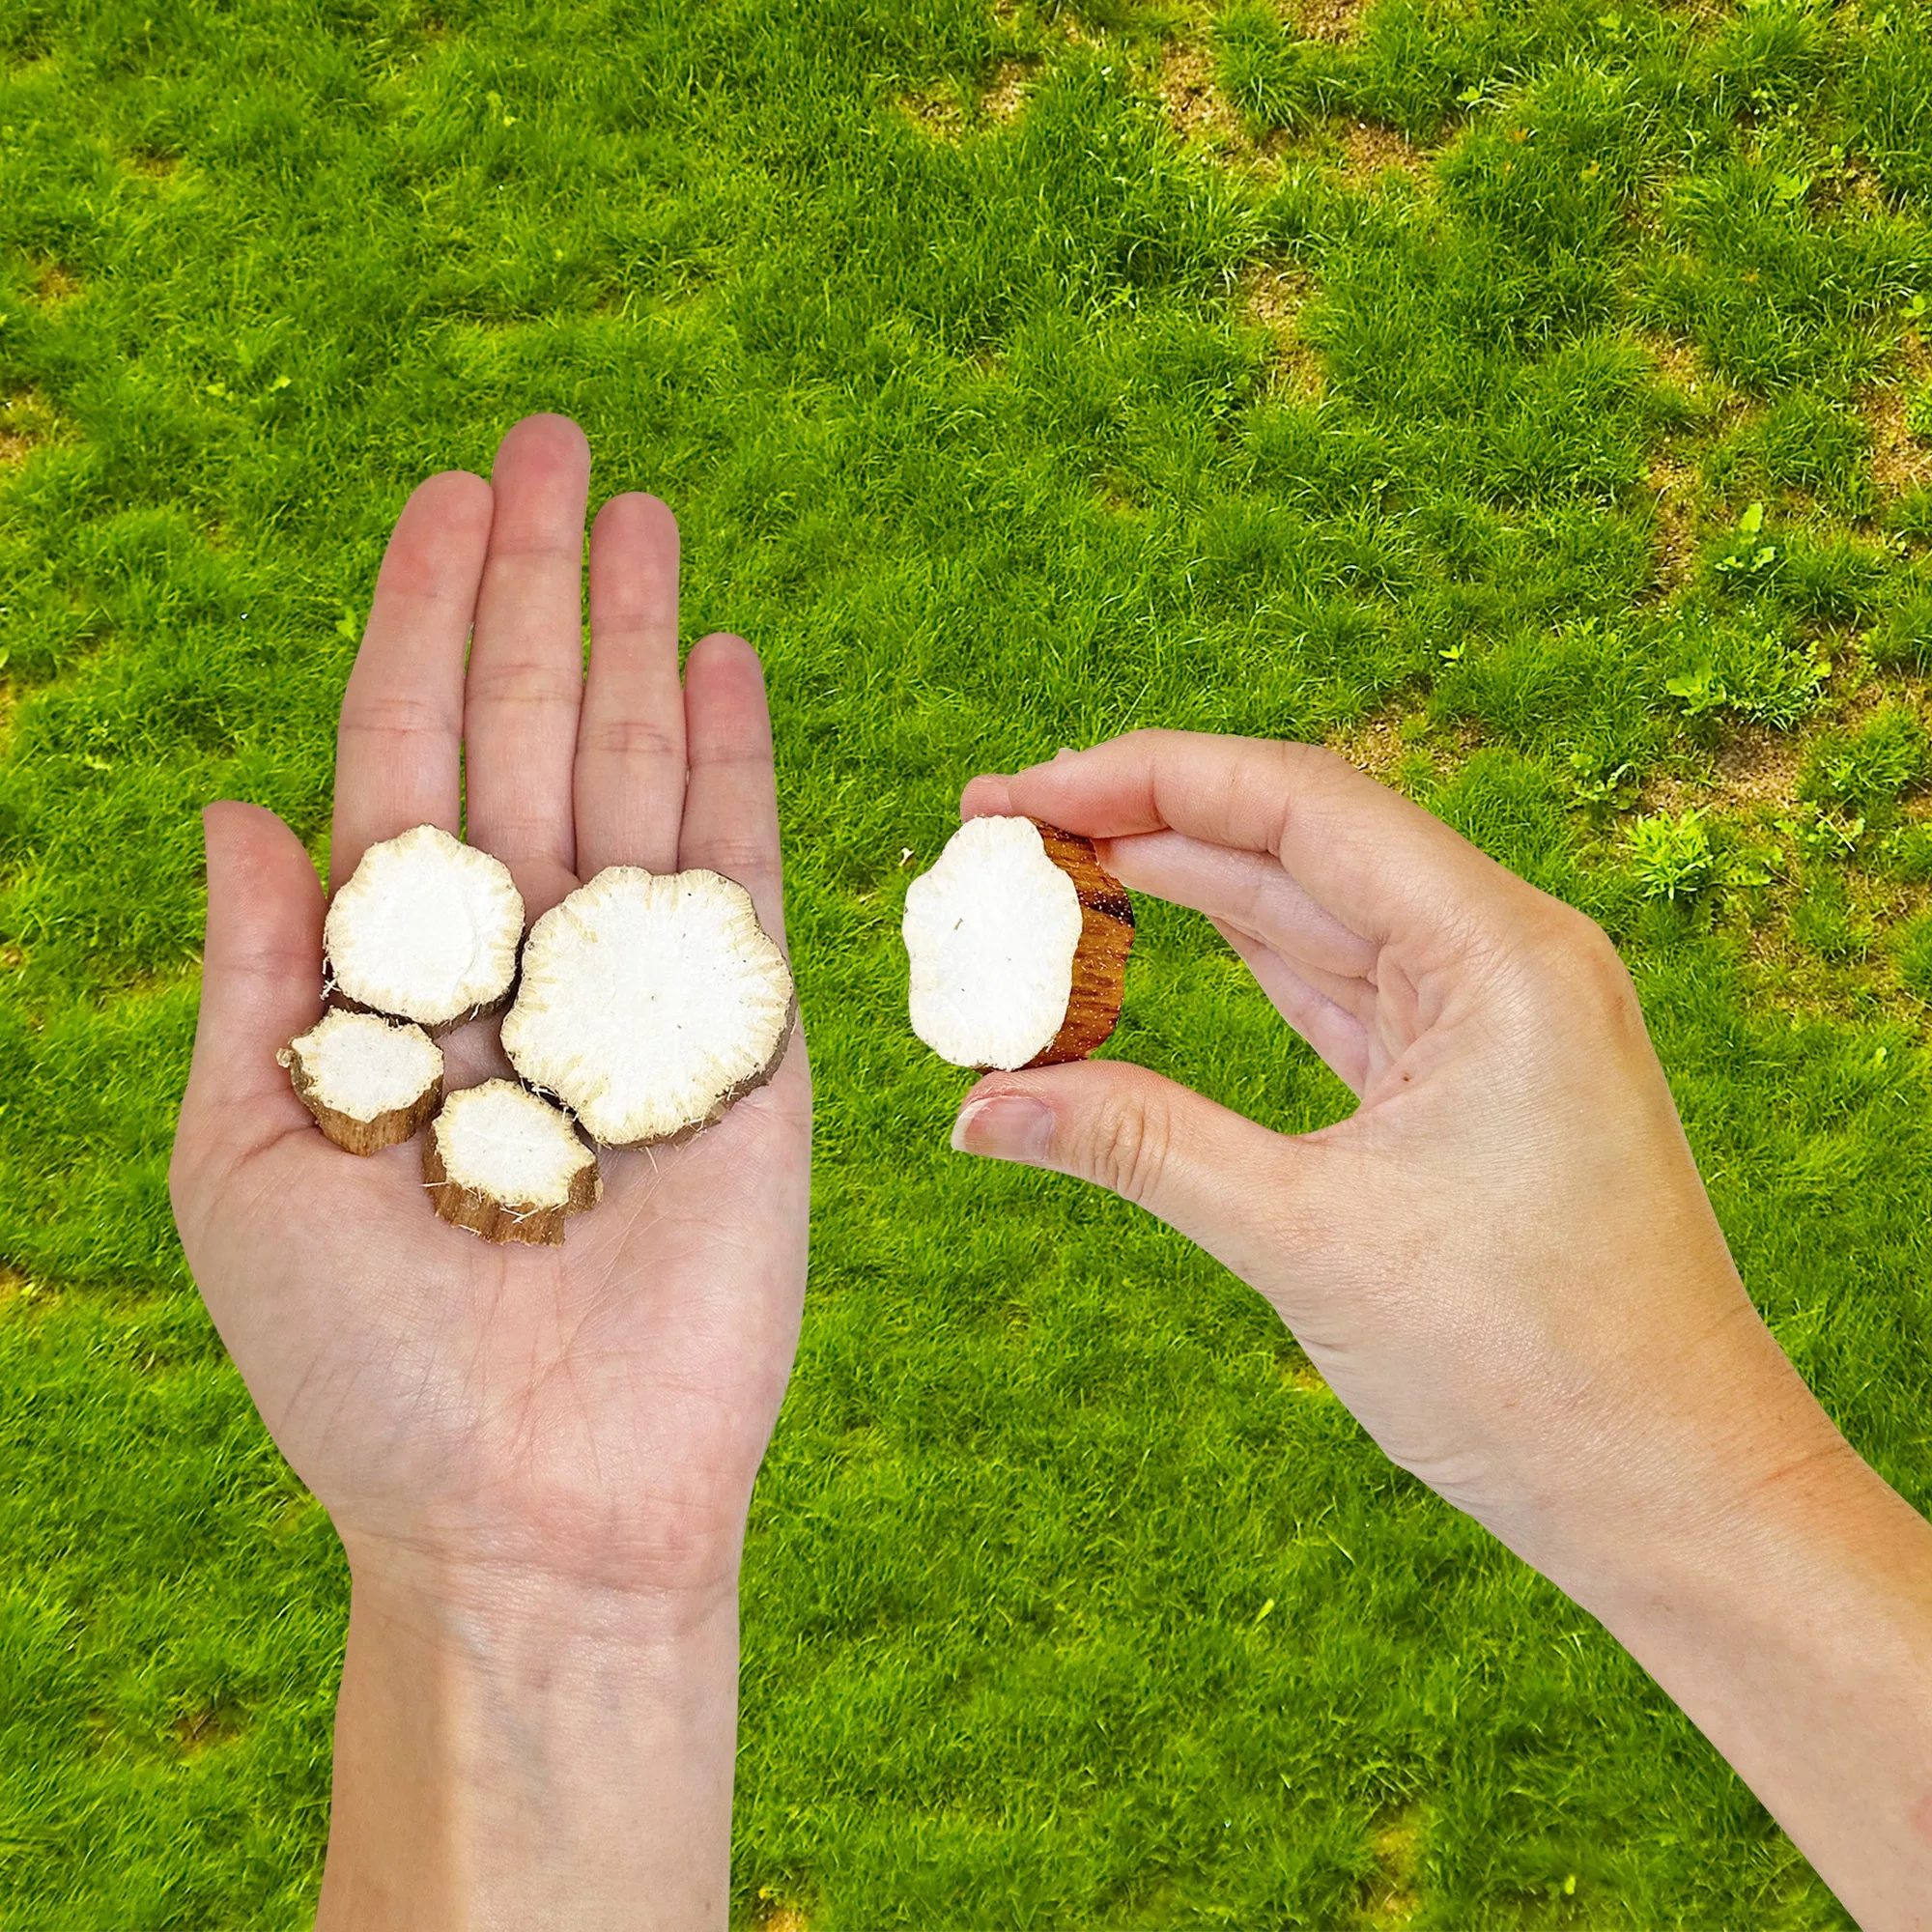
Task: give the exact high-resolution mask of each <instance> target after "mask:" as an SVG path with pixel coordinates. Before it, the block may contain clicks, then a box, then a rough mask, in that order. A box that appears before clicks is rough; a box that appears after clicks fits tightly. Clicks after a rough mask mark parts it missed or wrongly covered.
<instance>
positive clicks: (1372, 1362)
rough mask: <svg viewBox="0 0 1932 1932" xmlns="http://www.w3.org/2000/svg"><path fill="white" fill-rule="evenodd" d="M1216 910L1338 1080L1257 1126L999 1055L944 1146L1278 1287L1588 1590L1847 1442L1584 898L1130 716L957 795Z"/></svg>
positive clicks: (1282, 1303) (1441, 1462)
mask: <svg viewBox="0 0 1932 1932" xmlns="http://www.w3.org/2000/svg"><path fill="white" fill-rule="evenodd" d="M962 811H963V814H964V815H965V816H967V817H974V816H978V815H980V814H983V813H988V812H1024V813H1028V814H1031V815H1032V816H1034V817H1037V818H1041V819H1045V820H1048V821H1049V822H1051V823H1053V824H1057V825H1062V826H1065V827H1066V828H1067V829H1068V830H1069V831H1073V832H1080V833H1085V834H1087V835H1088V836H1089V837H1091V838H1094V840H1095V841H1096V844H1097V845H1098V848H1099V852H1100V856H1101V858H1102V861H1103V862H1104V863H1105V864H1106V865H1107V866H1108V867H1111V868H1112V869H1113V870H1114V872H1116V873H1117V874H1118V875H1119V877H1120V878H1121V880H1122V882H1123V883H1124V884H1125V885H1127V886H1129V887H1130V888H1133V889H1135V890H1137V891H1139V892H1143V893H1151V894H1155V895H1159V896H1161V897H1163V898H1167V899H1172V900H1175V901H1177V902H1179V903H1180V904H1182V905H1188V906H1193V907H1195V908H1197V909H1199V910H1200V911H1202V912H1204V913H1206V914H1207V915H1208V919H1209V921H1210V922H1211V923H1213V925H1214V926H1215V928H1216V930H1217V931H1219V932H1220V933H1221V934H1222V935H1223V936H1224V937H1225V938H1226V939H1227V941H1228V943H1229V944H1230V945H1231V946H1232V947H1233V948H1234V949H1235V951H1236V952H1237V953H1239V954H1240V956H1241V958H1242V959H1243V960H1245V961H1246V962H1247V964H1248V966H1249V968H1250V969H1251V970H1252V971H1253V973H1254V975H1255V978H1256V979H1257V980H1259V981H1260V983H1261V986H1262V989H1263V990H1264V992H1265V993H1266V994H1267V996H1268V998H1269V999H1270V1000H1271V1001H1272V1002H1273V1004H1274V1006H1275V1008H1276V1009H1277V1010H1278V1011H1279V1012H1280V1013H1281V1015H1282V1017H1283V1018H1284V1019H1285V1020H1287V1021H1288V1023H1289V1024H1290V1025H1291V1026H1292V1027H1293V1028H1294V1029H1295V1031H1296V1032H1297V1033H1299V1034H1300V1035H1301V1036H1302V1037H1304V1038H1305V1039H1307V1041H1308V1042H1309V1043H1310V1045H1312V1046H1313V1047H1314V1048H1315V1050H1316V1051H1317V1052H1318V1053H1319V1054H1321V1057H1322V1059H1323V1060H1325V1061H1326V1062H1327V1064H1328V1065H1330V1066H1331V1067H1333V1068H1334V1070H1335V1071H1336V1073H1338V1074H1339V1075H1340V1076H1341V1077H1342V1079H1343V1080H1345V1081H1346V1082H1347V1083H1348V1085H1349V1086H1350V1088H1351V1089H1352V1090H1353V1091H1354V1093H1355V1094H1357V1096H1358V1097H1359V1100H1360V1105H1359V1107H1358V1108H1357V1109H1356V1110H1355V1112H1354V1113H1353V1114H1351V1115H1350V1117H1349V1118H1348V1119H1347V1120H1344V1121H1342V1122H1338V1123H1337V1124H1336V1125H1334V1126H1331V1127H1326V1128H1323V1129H1322V1130H1321V1131H1320V1132H1318V1133H1311V1134H1303V1135H1299V1136H1293V1137H1291V1136H1286V1135H1282V1134H1277V1133H1273V1132H1270V1131H1268V1130H1267V1129H1265V1128H1264V1127H1261V1126H1259V1125H1257V1124H1256V1123H1255V1122H1251V1121H1248V1120H1245V1119H1243V1118H1242V1117H1241V1116H1239V1115H1237V1114H1234V1113H1231V1112H1229V1111H1228V1110H1227V1109H1225V1108H1223V1107H1220V1106H1217V1105H1215V1104H1214V1103H1212V1102H1211V1101H1208V1100H1207V1099H1204V1098H1203V1097H1202V1096H1201V1095H1200V1094H1194V1093H1192V1092H1190V1091H1189V1090H1187V1089H1186V1088H1183V1087H1179V1086H1177V1085H1176V1084H1175V1083H1174V1082H1172V1081H1169V1080H1164V1079H1161V1078H1159V1077H1158V1076H1156V1075H1154V1074H1152V1073H1150V1072H1148V1071H1147V1070H1145V1069H1144V1068H1140V1067H1136V1066H1132V1065H1126V1064H1124V1063H1122V1062H1110V1061H1088V1062H1084V1063H1079V1064H1075V1065H1064V1066H1054V1067H1047V1068H1042V1069H1039V1070H1037V1071H1033V1072H1018V1073H993V1074H988V1075H987V1076H986V1077H984V1078H983V1079H982V1080H980V1083H979V1084H978V1085H977V1086H976V1087H975V1088H974V1090H973V1092H972V1093H971V1094H969V1095H968V1096H967V1100H966V1103H965V1105H964V1106H963V1108H962V1110H961V1113H960V1118H959V1123H958V1126H957V1128H956V1129H955V1133H954V1145H955V1146H957V1147H959V1148H961V1149H962V1150H964V1151H969V1152H973V1153H980V1154H989V1155H994V1156H997V1157H1001V1158H1005V1159H1009V1160H1019V1161H1024V1162H1027V1163H1029V1164H1033V1165H1037V1166H1041V1167H1048V1168H1054V1169H1058V1170H1059V1171H1060V1172H1062V1173H1065V1174H1070V1175H1076V1176H1079V1177H1081V1178H1082V1179H1088V1180H1092V1181H1095V1182H1097V1183H1098V1184H1099V1185H1101V1186H1103V1187H1108V1188H1111V1189H1113V1190H1114V1191H1115V1192H1116V1193H1118V1194H1121V1195H1122V1196H1124V1197H1125V1198H1126V1199H1128V1200H1130V1201H1134V1202H1137V1203H1139V1204H1140V1205H1141V1206H1142V1207H1144V1208H1147V1209H1149V1210H1150V1211H1151V1213H1154V1214H1156V1215H1158V1216H1159V1217H1160V1218H1161V1219H1162V1220H1164V1221H1166V1222H1168V1223H1169V1224H1170V1225H1171V1226H1173V1227H1175V1228H1176V1229H1178V1230H1179V1232H1180V1233H1181V1234H1183V1235H1185V1236H1188V1237H1189V1238H1190V1239H1192V1240H1195V1241H1197V1242H1199V1243H1200V1244H1201V1246H1202V1247H1204V1248H1206V1249H1207V1250H1208V1252H1209V1253H1210V1254H1212V1255H1214V1256H1215V1257H1217V1258H1218V1259H1219V1260H1220V1261H1222V1262H1223V1263H1225V1264H1227V1265H1228V1266H1229V1267H1230V1268H1232V1269H1233V1270H1234V1271H1235V1273H1236V1274H1237V1275H1239V1276H1240V1277H1241V1278H1242V1279H1243V1280H1244V1281H1247V1282H1248V1283H1250V1284H1251V1285H1252V1286H1253V1287H1255V1288H1256V1289H1258V1290H1260V1292H1261V1293H1263V1294H1264V1295H1265V1296H1266V1297H1267V1299H1268V1300H1269V1301H1270V1302H1271V1303H1273V1305H1274V1306H1275V1308H1276V1309H1277V1310H1278V1311H1279V1312H1280V1314H1281V1316H1282V1319H1283V1320H1284V1321H1286V1322H1287V1323H1288V1325H1289V1327H1290V1328H1291V1329H1292V1330H1293V1333H1294V1336H1295V1338H1296V1340H1297V1341H1298V1342H1299V1343H1300V1344H1301V1346H1302V1347H1303V1348H1304V1349H1305V1350H1306V1351H1307V1353H1308V1356H1309V1358H1310V1360H1311V1361H1312V1362H1313V1363H1314V1365H1315V1366H1316V1368H1317V1369H1319V1370H1320V1371H1321V1375H1322V1376H1323V1377H1324V1378H1326V1380H1327V1382H1328V1383H1329V1385H1330V1386H1331V1387H1332V1389H1333V1390H1334V1392H1335V1393H1336V1395H1337V1396H1339V1397H1340V1398H1341V1400H1342V1401H1343V1402H1344V1403H1345V1404H1347V1406H1349V1408H1350V1410H1351V1411H1352V1412H1353V1413H1354V1415H1355V1416H1356V1417H1357V1418H1358V1419H1359V1420H1360V1422H1361V1423H1362V1425H1363V1426H1364V1427H1365V1428H1366V1429H1367V1430H1368V1432H1369V1434H1370V1435H1373V1436H1374V1437H1375V1439H1376V1441H1377V1442H1378V1443H1379V1444H1380V1445H1381V1447H1382V1448H1383V1449H1384V1450H1385V1451H1386V1452H1387V1453H1388V1455H1389V1456H1390V1457H1391V1458H1392V1459H1393V1460H1394V1461H1395V1462H1397V1463H1400V1464H1401V1465H1402V1466H1403V1467H1404V1468H1406V1469H1408V1470H1410V1471H1412V1472H1413V1473H1414V1474H1415V1475H1417V1476H1418V1477H1420V1478H1421V1479H1422V1481H1424V1482H1425V1483H1427V1484H1428V1485H1429V1486H1430V1487H1431V1488H1432V1489H1434V1490H1435V1491H1436V1492H1438V1493H1440V1494H1441V1495H1443V1496H1444V1497H1446V1498H1447V1499H1448V1500H1449V1501H1450V1502H1452V1503H1454V1504H1455V1505H1456V1506H1457V1507H1458V1508H1460V1509H1463V1510H1465V1511H1466V1512H1468V1513H1469V1514H1470V1515H1471V1516H1473V1517H1475V1518H1476V1519H1477V1520H1479V1521H1481V1522H1483V1523H1484V1524H1486V1525H1487V1526H1488V1527H1489V1528H1490V1529H1491V1530H1492V1531H1493V1532H1494V1533H1495V1534H1496V1535H1497V1536H1499V1537H1500V1538H1501V1539H1502V1540H1503V1541H1504V1542H1505V1543H1506V1544H1508V1545H1509V1546H1510V1547H1511V1548H1514V1549H1515V1550H1516V1551H1517V1552H1518V1553H1519V1554H1520V1555H1522V1556H1524V1557H1525V1558H1526V1559H1528V1560H1529V1561H1530V1562H1532V1563H1534V1564H1536V1565H1537V1567H1538V1568H1540V1569H1542V1570H1544V1571H1545V1572H1546V1573H1547V1574H1548V1575H1550V1576H1551V1577H1554V1578H1555V1580H1556V1581H1558V1582H1559V1583H1560V1584H1562V1585H1563V1586H1564V1587H1565V1588H1566V1589H1569V1590H1570V1591H1571V1592H1572V1594H1573V1595H1577V1596H1578V1597H1579V1598H1580V1599H1581V1600H1583V1601H1585V1602H1586V1604H1587V1603H1588V1602H1589V1601H1590V1599H1591V1597H1592V1596H1593V1595H1594V1594H1595V1593H1596V1587H1597V1586H1598V1585H1600V1584H1602V1585H1605V1586H1610V1585H1613V1584H1614V1583H1615V1582H1616V1581H1617V1580H1618V1579H1619V1578H1620V1577H1628V1576H1629V1575H1630V1574H1631V1573H1632V1571H1633V1569H1635V1570H1636V1571H1637V1572H1639V1573H1640V1572H1641V1569H1642V1566H1643V1563H1644V1560H1645V1554H1646V1551H1647V1549H1648V1548H1650V1547H1651V1542H1652V1539H1654V1538H1656V1537H1658V1536H1660V1535H1668V1536H1671V1537H1672V1538H1673V1539H1676V1540H1678V1541H1679V1542H1680V1547H1681V1546H1682V1545H1683V1543H1684V1542H1685V1541H1686V1540H1688V1542H1689V1543H1690V1544H1692V1545H1694V1544H1695V1542H1696V1540H1697V1539H1699V1538H1701V1537H1703V1536H1705V1535H1707V1534H1711V1533H1714V1532H1715V1531H1716V1530H1718V1529H1719V1528H1720V1527H1721V1524H1722V1522H1723V1521H1724V1520H1725V1512H1726V1511H1727V1510H1728V1509H1729V1508H1730V1507H1731V1506H1732V1505H1733V1504H1734V1503H1735V1502H1736V1500H1737V1499H1738V1498H1739V1497H1740V1496H1741V1495H1742V1494H1744V1493H1746V1492H1748V1491H1749V1490H1750V1489H1752V1488H1753V1487H1755V1486H1757V1485H1760V1484H1763V1483H1767V1482H1773V1481H1776V1479H1778V1478H1779V1477H1780V1476H1782V1475H1784V1474H1785V1473H1787V1472H1788V1471H1789V1470H1790V1469H1792V1468H1793V1467H1796V1466H1799V1465H1802V1464H1804V1463H1809V1462H1811V1461H1813V1460H1815V1459H1818V1458H1825V1459H1833V1458H1838V1457H1849V1456H1850V1455H1851V1451H1850V1450H1849V1448H1848V1447H1847V1446H1846V1444H1845V1442H1844V1440H1843V1438H1842V1437H1841V1436H1839V1435H1838V1434H1837V1432H1836V1431H1835V1429H1833V1427H1832V1425H1831V1423H1830V1421H1829V1419H1828V1418H1827V1417H1826V1416H1825V1414H1824V1412H1823V1410H1822V1409H1820V1408H1819V1407H1818V1406H1817V1405H1816V1404H1815V1403H1814V1402H1813V1401H1812V1400H1811V1397H1810V1395H1809V1392H1808V1391H1807V1390H1806V1389H1805V1388H1804V1384H1803V1383H1802V1382H1801V1381H1800V1380H1799V1378H1798V1377H1797V1375H1796V1373H1795V1371H1793V1370H1792V1368H1791V1367H1790V1365H1789V1363H1788V1362H1787V1361H1786V1360H1785V1357H1784V1356H1783V1354H1782V1352H1781V1351H1780V1350H1779V1349H1778V1347H1777V1345H1776V1341H1775V1340H1774V1339H1773V1338H1772V1336H1771V1334H1770V1333H1769V1331H1768V1330H1767V1329H1766V1328H1765V1326H1764V1324H1763V1323H1762V1321H1759V1319H1758V1317H1757V1314H1756V1312H1755V1311H1754V1309H1753V1308H1752V1306H1751V1303H1750V1301H1749V1298H1748V1297H1747V1295H1746V1293H1745V1291H1744V1288H1743V1285H1742V1283H1741V1282H1740V1280H1739V1278H1738V1274H1737V1271H1736V1269H1735V1268H1734V1267H1733V1266H1732V1264H1731V1259H1730V1255H1729V1253H1728V1251H1727V1250H1726V1248H1725V1245H1724V1239H1723V1236H1722V1234H1721V1233H1720V1232H1719V1227H1718V1222H1717V1219H1716V1216H1715V1215H1714V1214H1713V1212H1712V1210H1711V1207H1710V1203H1709V1201H1708V1199H1707V1198H1706V1196H1705V1193H1704V1189H1703V1186H1702V1183H1701V1182H1700V1180H1699V1179H1698V1175H1697V1169H1696V1166H1695V1163H1694V1161H1693V1160H1692V1157H1691V1154H1690V1147H1689V1145H1688V1143H1687V1142H1686V1140H1685V1137H1684V1132H1683V1129H1682V1127H1681V1126H1680V1124H1679V1122H1678V1118H1677V1113H1676V1109H1675V1107H1674V1105H1673V1103H1672V1100H1671V1096H1670V1091H1669V1088H1668V1087H1667V1086H1666V1084H1665V1082H1664V1078H1663V1074H1662V1069H1661V1068H1660V1066H1659V1065H1658V1062H1657V1057H1656V1055H1655V1053H1654V1052H1653V1051H1652V1048H1651V1044H1650V1039H1649V1037H1648V1035H1647V1034H1646V1033H1645V1030H1644V1025H1643V1018H1642V1015H1641V1013H1640V1011H1639V1009H1638V1007H1637V1002H1636V996H1635V993H1634V989H1633V987H1632V985H1631V981H1630V978H1629V976H1628V974H1627V973H1626V972H1625V970H1624V968H1623V965H1622V963H1621V961H1620V960H1619V959H1618V957H1617V954H1616V952H1615V950H1614V949H1613V948H1612V946H1611V944H1610V942H1609V940H1608V939H1607V938H1606V937H1605V934H1604V933H1603V932H1602V930H1601V929H1600V928H1598V927H1597V926H1596V925H1595V924H1593V923H1591V922H1590V921H1589V920H1588V919H1586V918H1584V916H1583V915H1582V914H1580V913H1578V912H1576V911H1574V910H1573V909H1572V908H1570V907H1568V906H1566V905H1563V904H1562V903H1560V902H1559V901H1557V900H1555V899H1553V898H1550V897H1548V896H1547V895H1545V894H1543V893H1541V892H1538V891H1537V890H1535V889H1534V888H1533V887H1531V886H1529V885H1527V884H1525V883H1524V882H1523V881H1522V880H1520V879H1519V878H1517V877H1516V876H1515V875H1514V874H1513V873H1511V872H1509V871H1507V870H1505V869H1504V868H1503V867H1501V866H1499V865H1497V864H1496V863H1495V862H1494V861H1492V860H1491V859H1489V858H1487V857H1486V856H1485V855H1484V854H1483V853H1482V852H1480V851H1478V850H1477V849H1476V848H1475V847H1474V846H1473V845H1471V844H1469V843H1468V842H1467V841H1466V840H1464V839H1463V838H1460V837H1458V836H1457V835H1456V834H1455V833H1453V832H1451V831H1450V830H1449V829H1448V827H1446V826H1445V825H1443V824H1442V823H1440V822H1439V821H1438V820H1436V819H1435V818H1434V817H1432V816H1431V815H1430V814H1429V813H1428V812H1426V811H1424V810H1422V809H1421V808H1420V807H1418V806H1416V805H1413V804H1411V803H1410V802H1408V801H1407V800H1406V799H1404V798H1402V797H1401V796H1400V795H1398V794H1397V793H1395V792H1393V791H1390V790H1387V789H1386V788H1385V787H1383V786H1381V785H1379V784H1377V783H1376V782H1375V781H1373V780H1371V779H1369V778H1367V777H1365V776H1364V775H1363V774H1362V773H1360V772H1358V771H1356V770H1355V769H1353V768H1352V767H1351V766H1350V765H1349V764H1347V763H1346V762H1345V761H1344V760H1343V759H1341V758H1340V757H1338V756H1336V755H1335V754H1333V753H1329V752H1325V751H1322V750H1320V749H1317V748H1315V747H1311V746H1307V745H1296V744H1273V743H1265V742H1261V741H1256V740H1250V739H1230V738H1216V737H1210V736H1203V735H1196V734H1190V733H1183V732H1173V731H1140V732H1135V733H1133V734H1131V735H1129V736H1127V737H1123V738H1119V739H1115V740H1113V741H1112V742H1110V743H1107V744H1103V745H1100V746H1097V747H1095V748H1094V750H1092V751H1087V752H1079V753H1065V752H1063V753H1061V754H1060V756H1059V757H1058V758H1056V759H1054V760H1053V761H1052V762H1051V763H1049V764H1044V765H1037V766H1035V767H1034V768H1033V769H1031V770H1029V771H1024V772H1021V773H1019V774H1018V775H1017V776H1015V777H1012V778H997V777H982V778H978V779H975V780H974V781H973V782H972V783H971V784H970V785H968V787H967V788H966V793H965V797H964V801H963V805H962Z"/></svg>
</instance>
